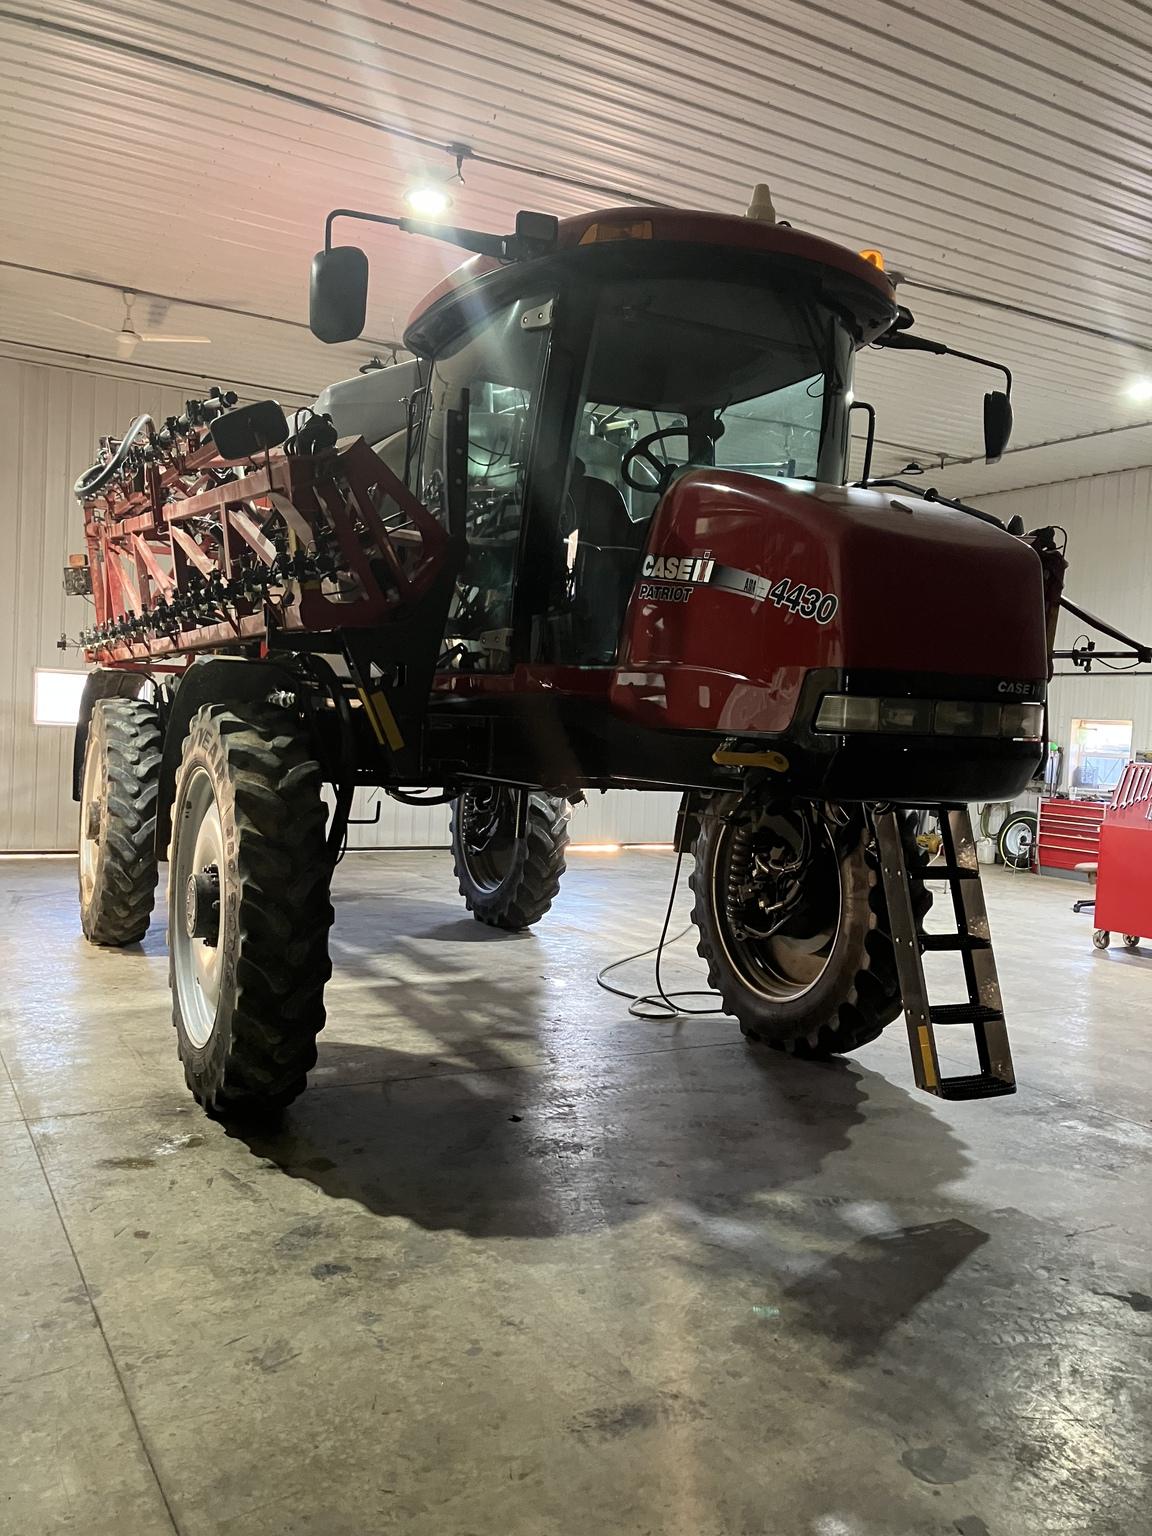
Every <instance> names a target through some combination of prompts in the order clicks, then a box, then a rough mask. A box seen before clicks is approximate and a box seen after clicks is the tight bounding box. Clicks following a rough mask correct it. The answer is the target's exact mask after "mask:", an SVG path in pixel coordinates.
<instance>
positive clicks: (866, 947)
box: [688, 815, 932, 1061]
mask: <svg viewBox="0 0 1152 1536" xmlns="http://www.w3.org/2000/svg"><path fill="white" fill-rule="evenodd" d="M900 826H901V837H902V840H903V843H904V856H905V859H906V860H907V864H908V869H909V875H910V878H911V881H912V910H913V914H914V916H915V919H916V924H917V927H918V928H919V927H921V926H922V925H923V921H924V917H925V915H926V914H927V912H928V910H929V908H930V907H931V905H932V892H931V891H930V890H928V888H927V887H926V885H925V883H924V881H923V880H921V879H918V878H916V876H915V875H914V873H913V872H914V871H915V870H916V869H917V868H919V867H922V866H923V865H924V864H925V863H926V862H927V855H926V854H925V853H924V851H923V850H922V849H921V848H920V847H919V846H918V844H917V842H916V838H915V835H914V831H913V827H914V818H913V817H912V816H910V815H905V816H902V817H901V822H900ZM870 864H871V866H872V867H871V875H870V881H869V889H868V905H869V909H870V912H869V927H868V932H867V933H866V935H865V937H864V942H863V945H862V952H861V956H860V965H859V967H858V968H857V970H856V973H855V976H854V978H853V981H852V985H851V987H850V989H849V992H848V996H847V997H846V998H845V999H844V1000H843V1001H842V1002H841V1003H840V1004H839V1006H838V1007H837V1010H836V1014H835V1016H834V1017H833V1018H829V1019H826V1020H824V1021H822V1022H820V1023H819V1024H817V1025H816V1026H815V1028H813V1029H810V1030H808V1031H807V1032H805V1033H801V1034H797V1035H796V1036H795V1037H794V1038H792V1039H790V1040H783V1041H781V1040H769V1039H765V1038H763V1037H762V1036H761V1035H760V1034H758V1033H757V1031H756V1029H755V1027H754V1026H752V1025H751V1024H750V1023H749V1022H748V1021H747V1020H746V1019H742V1018H741V1017H740V1008H739V1003H738V1000H737V997H736V994H735V991H734V989H733V988H732V987H731V986H730V985H728V984H727V983H728V981H729V977H728V975H727V973H726V972H725V970H724V968H723V967H722V966H721V965H720V963H719V960H718V957H717V955H716V953H715V950H714V949H713V947H712V945H711V944H710V943H709V942H708V940H707V939H706V937H705V932H706V928H705V925H704V923H702V918H703V917H704V915H705V914H704V912H703V903H704V901H705V900H707V899H708V896H707V893H706V892H705V891H704V889H703V882H701V881H698V879H697V871H696V869H693V871H692V873H691V874H690V875H689V878H688V884H689V887H690V889H691V891H692V893H693V906H692V921H693V922H694V923H695V925H696V930H697V934H698V936H699V937H698V942H697V946H696V951H697V953H698V954H699V955H700V957H701V958H702V959H703V960H704V961H705V963H706V965H707V967H708V985H709V986H710V987H711V988H712V990H713V991H714V992H716V993H718V994H719V996H720V999H721V1001H722V1003H723V1004H724V1008H725V1011H726V1012H728V1013H730V1014H731V1015H732V1016H733V1017H734V1018H735V1019H736V1020H737V1021H738V1023H739V1024H740V1028H741V1031H742V1033H743V1034H744V1035H745V1036H746V1037H747V1038H748V1039H749V1040H751V1041H753V1042H754V1043H756V1044H758V1045H766V1046H768V1047H769V1048H770V1049H772V1050H777V1051H782V1052H784V1053H785V1054H787V1055H789V1056H795V1057H798V1058H801V1059H804V1060H810V1061H825V1060H827V1059H829V1058H830V1057H833V1056H840V1055H843V1054H845V1053H847V1052H850V1051H856V1050H859V1049H860V1048H861V1047H862V1046H865V1045H869V1044H871V1042H872V1041H873V1040H876V1039H878V1038H879V1036H880V1035H881V1034H882V1032H883V1031H884V1029H885V1028H886V1027H887V1026H888V1025H889V1024H891V1023H892V1022H893V1020H894V1019H896V1018H898V1017H899V1015H900V1013H901V1011H902V1008H903V1001H902V998H901V993H900V980H899V977H898V975H897V972H896V953H895V950H894V949H893V946H892V940H891V938H890V936H889V933H888V906H887V902H886V901H885V898H884V886H883V882H882V881H881V879H880V875H879V871H878V870H877V869H876V868H875V864H874V860H872V859H871V858H870Z"/></svg>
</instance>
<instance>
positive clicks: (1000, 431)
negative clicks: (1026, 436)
mask: <svg viewBox="0 0 1152 1536" xmlns="http://www.w3.org/2000/svg"><path fill="white" fill-rule="evenodd" d="M1011 437H1012V401H1011V400H1010V399H1009V398H1008V395H1007V394H1006V393H1005V391H1004V390H1002V389H993V390H990V391H989V393H988V394H986V395H985V396H984V462H985V464H995V463H997V462H998V461H999V459H1000V455H1001V454H1002V453H1003V452H1004V450H1005V448H1007V446H1008V443H1009V441H1010V439H1011Z"/></svg>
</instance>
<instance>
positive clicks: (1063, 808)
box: [1036, 799, 1107, 875]
mask: <svg viewBox="0 0 1152 1536" xmlns="http://www.w3.org/2000/svg"><path fill="white" fill-rule="evenodd" d="M1106 810H1107V805H1106V804H1105V803H1104V801H1102V800H1049V799H1043V800H1041V802H1040V829H1039V834H1038V838H1037V845H1036V863H1037V865H1038V866H1039V869H1040V873H1041V874H1042V875H1043V874H1046V873H1047V872H1048V871H1049V870H1053V869H1075V868H1076V866H1077V864H1094V863H1096V862H1097V861H1098V859H1099V857H1100V825H1101V823H1102V822H1103V820H1104V812H1105V811H1106Z"/></svg>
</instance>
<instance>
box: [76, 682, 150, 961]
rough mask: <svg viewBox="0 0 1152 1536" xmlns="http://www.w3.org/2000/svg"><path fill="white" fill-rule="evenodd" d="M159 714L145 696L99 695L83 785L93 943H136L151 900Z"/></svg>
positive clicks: (85, 916) (85, 909)
mask: <svg viewBox="0 0 1152 1536" xmlns="http://www.w3.org/2000/svg"><path fill="white" fill-rule="evenodd" d="M160 740H161V738H160V717H159V714H158V713H157V710H156V707H155V705H153V704H149V703H146V702H145V701H144V700H143V699H100V700H99V701H98V702H97V704H96V706H95V708H94V709H93V711H92V719H91V723H90V725H89V729H88V743H87V747H86V749H85V753H84V777H83V783H82V788H81V791H80V839H79V842H80V849H79V859H78V864H79V872H80V926H81V927H82V928H83V930H84V937H85V938H86V939H87V940H88V941H89V943H91V944H107V945H114V946H117V947H119V946H122V945H125V944H137V943H139V941H140V940H141V939H142V938H143V937H144V935H145V934H146V933H147V932H148V924H149V921H150V920H151V917H152V908H153V906H154V904H155V901H156V881H157V867H156V797H157V793H158V790H159V785H160Z"/></svg>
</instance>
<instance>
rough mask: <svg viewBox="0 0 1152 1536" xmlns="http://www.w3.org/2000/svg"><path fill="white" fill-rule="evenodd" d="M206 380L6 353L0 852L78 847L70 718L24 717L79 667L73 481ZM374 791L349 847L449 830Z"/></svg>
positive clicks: (633, 830) (670, 821)
mask: <svg viewBox="0 0 1152 1536" xmlns="http://www.w3.org/2000/svg"><path fill="white" fill-rule="evenodd" d="M204 392H205V386H204V384H203V383H202V382H201V381H198V380H190V381H189V382H188V383H187V385H186V386H184V387H179V386H175V385H172V384H167V385H165V384H161V383H153V382H148V381H140V380H137V379H130V380H125V379H120V378H115V377H108V376H107V375H106V374H104V373H100V372H93V371H87V370H84V369H80V368H76V369H69V368H58V367H51V366H45V365H44V364H41V363H32V362H27V361H23V360H20V359H18V358H15V357H5V356H0V407H2V408H0V852H17V851H26V850H37V851H46V850H58V849H72V848H75V846H76V806H75V803H74V802H73V800H72V797H71V789H70V778H69V775H70V772H71V762H72V736H73V733H72V730H71V729H70V728H69V727H66V726H37V725H33V723H32V687H33V673H34V670H35V668H36V667H63V668H75V669H76V670H79V671H83V670H84V663H83V662H82V660H81V659H80V658H79V656H78V654H77V652H76V651H74V650H73V651H60V650H58V649H57V648H56V642H57V640H58V639H59V637H60V635H61V633H63V632H65V631H66V632H67V633H68V634H69V635H72V636H74V635H76V634H77V633H78V632H79V631H80V630H81V629H84V628H86V627H87V625H88V616H89V615H90V614H91V612H92V610H91V608H90V607H89V606H88V605H87V604H86V603H85V601H84V600H83V599H82V598H78V597H70V598H66V597H65V596H64V592H63V577H62V571H63V567H64V564H65V562H66V560H67V557H68V554H69V552H70V551H80V550H82V549H83V547H84V544H83V536H82V529H81V520H80V509H79V507H78V506H77V504H76V501H75V499H74V498H73V496H72V490H71V488H72V484H73V482H74V481H75V480H76V478H77V477H78V476H79V475H80V474H81V473H82V471H83V470H85V469H87V467H88V466H89V464H91V463H92V460H93V458H94V456H95V452H96V445H97V440H98V438H99V436H100V434H101V433H109V432H119V431H121V430H122V429H123V428H124V427H125V426H126V425H127V424H128V423H129V422H130V421H131V420H132V419H133V417H135V416H138V415H139V414H140V413H141V412H142V411H147V412H148V413H149V414H150V415H152V416H155V417H157V418H162V417H164V416H168V415H174V414H176V413H177V412H179V411H181V410H183V408H184V400H185V398H186V396H188V395H202V394H203V393H204ZM286 403H289V402H287V401H286ZM291 403H295V401H294V400H293V401H292V402H291ZM378 798H380V799H382V810H381V818H380V821H379V823H378V824H377V825H375V826H367V827H356V828H353V829H352V834H351V836H350V838H349V841H350V844H351V845H352V846H353V847H368V848H376V847H405V846H413V845H415V846H420V845H440V844H443V843H445V842H446V840H447V825H448V813H447V811H446V810H443V809H440V810H434V811H420V810H416V809H409V808H408V807H406V806H402V805H399V804H398V803H397V802H396V801H394V800H392V799H390V798H388V797H387V796H384V797H378V796H377V795H376V794H375V793H374V792H369V793H361V794H358V796H357V809H356V814H359V815H365V814H366V815H371V814H372V806H373V805H374V803H375V801H376V800H377V799H378ZM677 801H678V796H676V795H672V794H646V795H640V794H621V793H612V794H609V795H607V796H601V795H596V794H594V795H590V796H589V803H588V805H586V806H582V807H579V808H578V809H577V811H576V814H575V816H574V818H573V824H572V836H573V839H574V840H576V841H579V842H662V841H667V840H668V839H670V838H671V837H672V834H673V832H674V829H675V816H676V805H677Z"/></svg>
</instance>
